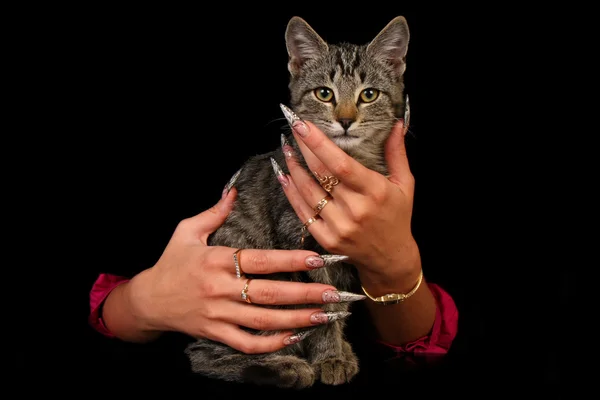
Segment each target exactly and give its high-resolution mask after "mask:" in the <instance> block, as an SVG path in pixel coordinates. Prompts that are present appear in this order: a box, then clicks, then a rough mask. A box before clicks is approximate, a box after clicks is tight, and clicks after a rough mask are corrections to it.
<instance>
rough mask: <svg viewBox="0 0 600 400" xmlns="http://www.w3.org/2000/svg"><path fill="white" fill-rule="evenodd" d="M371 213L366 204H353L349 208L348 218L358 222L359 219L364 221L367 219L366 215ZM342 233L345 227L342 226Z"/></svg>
mask: <svg viewBox="0 0 600 400" xmlns="http://www.w3.org/2000/svg"><path fill="white" fill-rule="evenodd" d="M370 214H371V212H370V210H369V208H368V207H367V206H365V205H364V204H355V205H354V206H353V207H352V208H351V209H350V219H351V220H352V221H354V222H356V223H360V222H361V221H364V220H365V219H367V217H368V216H369V215H370ZM344 229H345V230H344V231H343V232H344V233H345V232H346V229H348V228H346V227H344Z"/></svg>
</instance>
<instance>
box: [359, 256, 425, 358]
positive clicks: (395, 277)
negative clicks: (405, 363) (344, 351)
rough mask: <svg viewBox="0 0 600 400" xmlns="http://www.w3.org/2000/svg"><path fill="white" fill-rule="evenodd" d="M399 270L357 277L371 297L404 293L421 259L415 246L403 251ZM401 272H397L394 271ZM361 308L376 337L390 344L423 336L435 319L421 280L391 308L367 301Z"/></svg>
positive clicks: (415, 277)
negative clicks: (403, 298) (404, 252)
mask: <svg viewBox="0 0 600 400" xmlns="http://www.w3.org/2000/svg"><path fill="white" fill-rule="evenodd" d="M399 262H401V263H403V264H404V265H402V268H397V269H396V268H395V269H393V270H390V271H384V272H382V273H378V274H372V273H371V274H368V273H362V274H360V280H361V284H362V285H363V287H364V288H365V289H366V290H367V291H368V292H369V294H370V295H372V296H374V297H378V296H382V295H384V294H388V293H408V292H410V291H411V289H413V288H414V286H415V285H416V284H417V281H418V278H419V274H420V271H421V258H420V255H419V251H418V248H417V246H416V244H415V245H414V246H411V247H410V250H407V252H406V254H405V256H404V257H403V258H402V260H401V261H399ZM398 270H400V271H402V272H400V273H398V272H395V271H398ZM365 306H366V308H367V310H368V312H369V314H370V317H371V321H372V324H373V326H374V327H375V330H376V331H377V334H378V336H379V337H378V338H379V339H380V340H382V341H383V342H386V343H389V344H392V345H397V346H400V345H403V344H406V343H409V342H412V341H414V340H417V339H419V338H422V337H424V336H427V335H428V334H429V333H430V331H431V328H432V327H433V323H434V321H435V316H436V300H435V298H434V296H433V294H432V293H431V291H430V290H429V287H428V286H427V282H426V281H425V278H423V281H422V282H421V285H420V287H419V289H418V290H417V291H416V292H415V293H414V294H413V295H412V296H411V297H409V298H408V299H406V300H404V301H403V302H401V303H398V304H393V305H381V304H377V303H375V302H374V301H372V300H370V299H366V300H365Z"/></svg>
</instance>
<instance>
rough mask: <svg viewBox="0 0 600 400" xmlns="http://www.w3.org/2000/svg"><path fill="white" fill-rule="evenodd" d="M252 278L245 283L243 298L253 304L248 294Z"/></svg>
mask: <svg viewBox="0 0 600 400" xmlns="http://www.w3.org/2000/svg"><path fill="white" fill-rule="evenodd" d="M251 280H252V279H248V280H247V281H246V283H245V284H244V288H243V289H242V300H244V301H245V302H246V303H249V304H252V302H251V301H250V295H248V285H250V281H251Z"/></svg>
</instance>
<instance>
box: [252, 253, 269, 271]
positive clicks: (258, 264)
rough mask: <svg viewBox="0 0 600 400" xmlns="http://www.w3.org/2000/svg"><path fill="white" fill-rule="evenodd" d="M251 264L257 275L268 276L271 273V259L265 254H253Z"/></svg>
mask: <svg viewBox="0 0 600 400" xmlns="http://www.w3.org/2000/svg"><path fill="white" fill-rule="evenodd" d="M249 262H250V264H251V265H252V266H253V268H254V270H255V273H257V274H266V273H268V272H269V258H268V257H267V256H266V255H265V254H263V253H258V254H253V255H252V256H251V257H250V259H249Z"/></svg>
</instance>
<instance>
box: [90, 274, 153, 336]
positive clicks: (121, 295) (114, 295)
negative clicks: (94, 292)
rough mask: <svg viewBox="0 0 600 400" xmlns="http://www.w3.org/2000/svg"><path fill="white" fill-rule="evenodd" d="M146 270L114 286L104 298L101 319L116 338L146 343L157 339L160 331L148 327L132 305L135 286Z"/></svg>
mask: <svg viewBox="0 0 600 400" xmlns="http://www.w3.org/2000/svg"><path fill="white" fill-rule="evenodd" d="M145 273H147V272H146V271H144V272H142V273H141V274H139V275H137V276H136V277H134V278H133V279H132V280H130V281H128V282H125V283H122V284H120V285H119V286H117V287H115V288H114V289H113V290H112V291H111V292H110V294H109V295H108V297H107V298H106V300H105V301H104V306H103V310H102V319H103V321H104V324H105V325H106V327H107V328H108V330H109V331H110V332H111V333H112V334H113V335H114V336H115V337H117V338H119V339H121V340H124V341H128V342H137V343H147V342H151V341H153V340H155V339H157V338H158V337H159V336H160V335H161V332H160V331H156V330H152V329H150V328H149V327H148V325H147V323H146V320H145V318H144V317H143V315H142V313H141V312H140V310H139V308H138V307H136V306H135V305H134V302H133V300H134V296H135V293H134V292H135V287H136V285H139V282H138V281H139V280H140V279H143V275H144V274H145Z"/></svg>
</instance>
